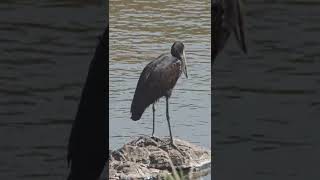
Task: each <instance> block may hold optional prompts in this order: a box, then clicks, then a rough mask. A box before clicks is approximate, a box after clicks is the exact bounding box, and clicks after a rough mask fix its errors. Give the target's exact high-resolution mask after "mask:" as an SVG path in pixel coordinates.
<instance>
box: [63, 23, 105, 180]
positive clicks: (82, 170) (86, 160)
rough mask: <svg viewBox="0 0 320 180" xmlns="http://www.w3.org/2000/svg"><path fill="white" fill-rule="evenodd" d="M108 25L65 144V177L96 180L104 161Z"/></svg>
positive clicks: (97, 48) (99, 44) (74, 179)
mask: <svg viewBox="0 0 320 180" xmlns="http://www.w3.org/2000/svg"><path fill="white" fill-rule="evenodd" d="M108 29H109V28H108V27H107V28H106V29H105V32H104V34H103V35H102V38H100V41H99V43H98V45H97V47H96V51H95V55H94V57H93V59H92V61H91V64H90V68H89V73H88V76H87V79H86V83H85V86H84V88H83V90H82V95H81V100H80V103H79V106H78V111H77V115H76V118H75V120H74V122H73V125H72V129H71V135H70V138H69V143H68V152H67V161H68V165H71V167H70V173H69V176H68V180H80V179H92V180H97V179H98V178H99V177H100V174H101V172H102V170H103V168H104V166H105V164H106V162H107V149H108V147H107V146H108V145H107V139H106V135H107V131H106V127H107V123H106V122H105V121H106V118H107V115H106V114H107V112H106V109H105V106H106V101H105V92H106V86H105V83H106V81H105V70H106V68H107V65H106V59H107V58H108V46H107V42H108V39H107V38H106V37H108Z"/></svg>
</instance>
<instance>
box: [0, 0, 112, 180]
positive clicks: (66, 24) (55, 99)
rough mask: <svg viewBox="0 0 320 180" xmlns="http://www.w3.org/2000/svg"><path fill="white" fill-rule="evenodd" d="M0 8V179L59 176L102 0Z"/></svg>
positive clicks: (53, 0)
mask: <svg viewBox="0 0 320 180" xmlns="http://www.w3.org/2000/svg"><path fill="white" fill-rule="evenodd" d="M0 9H1V11H0V14H1V15H0V24H1V26H0V39H1V41H0V52H1V60H0V72H1V73H0V142H1V143H0V179H10V180H15V179H19V180H21V179H30V180H31V179H32V180H36V179H39V180H43V179H46V180H50V179H52V180H56V179H65V178H66V177H67V173H68V169H67V164H66V145H67V142H68V138H69V134H70V128H71V123H72V121H73V120H74V117H75V114H76V110H77V106H78V103H79V100H80V99H79V98H80V93H81V89H82V87H83V84H84V81H85V79H86V75H87V71H88V65H89V63H90V61H91V59H92V56H93V53H94V51H95V47H96V44H97V42H98V41H97V36H98V35H100V34H101V33H102V32H103V30H104V26H105V22H106V20H105V17H106V16H105V2H104V1H103V2H101V3H97V2H95V3H90V2H89V1H77V0H67V1H58V0H43V1H21V2H20V1H19V2H18V1H1V3H0Z"/></svg>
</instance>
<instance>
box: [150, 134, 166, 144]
mask: <svg viewBox="0 0 320 180" xmlns="http://www.w3.org/2000/svg"><path fill="white" fill-rule="evenodd" d="M151 139H153V140H154V141H155V142H156V143H157V145H158V146H159V142H160V144H164V143H165V142H164V141H163V140H161V138H159V137H157V136H154V135H153V134H152V135H151Z"/></svg>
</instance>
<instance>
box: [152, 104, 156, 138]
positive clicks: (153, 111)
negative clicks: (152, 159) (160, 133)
mask: <svg viewBox="0 0 320 180" xmlns="http://www.w3.org/2000/svg"><path fill="white" fill-rule="evenodd" d="M155 111H156V110H155V108H154V103H153V104H152V115H153V128H152V137H154V136H153V135H154V123H155V120H154V113H155Z"/></svg>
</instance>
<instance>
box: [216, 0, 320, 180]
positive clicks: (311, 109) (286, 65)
mask: <svg viewBox="0 0 320 180" xmlns="http://www.w3.org/2000/svg"><path fill="white" fill-rule="evenodd" d="M245 4H246V8H245V9H246V11H247V16H246V24H247V27H248V28H247V34H248V35H247V37H248V48H249V56H245V55H243V54H242V53H241V52H240V51H239V50H238V49H239V48H238V46H237V44H236V43H235V41H234V40H231V41H229V42H230V43H229V44H228V45H227V47H226V49H225V51H224V52H223V54H221V55H220V56H219V57H218V58H217V60H216V64H215V66H214V72H213V73H214V77H215V81H214V83H215V84H214V86H215V90H214V92H213V94H214V102H213V117H212V120H213V124H214V125H213V127H214V129H213V132H214V134H213V139H214V141H215V146H214V147H215V149H216V152H215V153H216V154H217V156H216V164H217V166H216V167H215V168H214V175H213V176H214V177H215V178H217V179H235V178H239V177H241V179H260V180H261V179H313V178H308V177H311V176H312V177H313V176H314V175H315V174H316V173H317V171H318V170H317V168H316V167H313V166H311V164H316V163H318V161H319V159H318V158H317V157H319V156H318V153H319V143H318V142H319V130H318V129H319V128H318V126H315V123H316V122H318V121H319V116H320V111H319V107H320V106H319V104H320V103H319V102H320V99H319V97H320V96H319V92H320V91H319V89H320V84H319V82H320V81H319V79H320V76H319V75H320V71H319V68H318V67H319V61H318V60H317V59H318V58H319V55H320V54H319V47H320V39H319V38H317V37H318V34H319V29H320V24H319V23H318V22H319V20H320V12H319V8H320V3H319V2H316V1H312V2H311V1H294V0H292V1H291V0H288V1H286V0H276V1H272V2H270V3H267V2H266V1H258V0H248V1H246V3H245ZM235 149H236V150H237V152H234V150H235ZM309 164H310V165H309ZM230 170H232V173H230V172H229V171H230ZM317 174H318V173H317Z"/></svg>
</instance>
